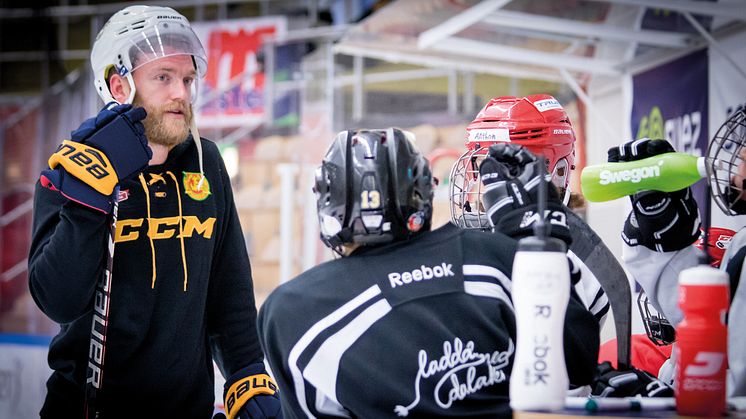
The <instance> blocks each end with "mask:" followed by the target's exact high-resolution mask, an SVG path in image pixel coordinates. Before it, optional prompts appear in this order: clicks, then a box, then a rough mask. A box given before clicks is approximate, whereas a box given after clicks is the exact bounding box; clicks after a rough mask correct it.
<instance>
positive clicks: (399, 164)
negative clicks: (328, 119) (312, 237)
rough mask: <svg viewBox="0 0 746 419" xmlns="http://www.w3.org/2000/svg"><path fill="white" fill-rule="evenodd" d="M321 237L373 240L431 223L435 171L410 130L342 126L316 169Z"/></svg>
mask: <svg viewBox="0 0 746 419" xmlns="http://www.w3.org/2000/svg"><path fill="white" fill-rule="evenodd" d="M314 191H315V192H316V196H317V209H318V216H319V225H320V227H321V229H320V235H321V240H322V241H323V242H324V244H326V245H327V246H328V247H330V248H331V249H332V250H334V251H336V252H337V253H340V254H342V248H341V246H342V245H345V244H361V245H375V244H381V243H388V242H392V241H398V240H402V239H406V238H408V237H411V236H412V235H414V234H417V233H418V232H420V231H426V230H429V229H430V221H431V218H432V197H433V177H432V173H431V171H430V166H429V164H428V162H427V159H425V157H424V156H423V155H422V154H421V153H420V152H419V151H418V150H417V148H416V147H415V146H414V144H413V143H412V141H411V140H410V138H408V134H407V133H405V132H403V131H401V130H399V129H396V128H388V129H385V130H358V131H342V132H340V133H339V134H337V137H336V138H335V139H334V141H333V142H332V144H331V146H330V147H329V150H328V151H327V153H326V155H325V156H324V159H323V161H322V164H321V166H320V167H319V168H318V169H317V171H316V183H315V186H314Z"/></svg>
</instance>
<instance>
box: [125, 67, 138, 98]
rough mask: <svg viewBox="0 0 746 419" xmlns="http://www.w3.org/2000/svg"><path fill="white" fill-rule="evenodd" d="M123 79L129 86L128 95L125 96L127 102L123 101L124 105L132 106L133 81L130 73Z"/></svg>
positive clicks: (133, 94) (133, 95)
mask: <svg viewBox="0 0 746 419" xmlns="http://www.w3.org/2000/svg"><path fill="white" fill-rule="evenodd" d="M124 78H125V79H126V80H127V83H129V85H130V94H129V96H127V100H125V101H124V104H132V101H133V100H135V79H133V78H132V73H127V75H126V76H124Z"/></svg>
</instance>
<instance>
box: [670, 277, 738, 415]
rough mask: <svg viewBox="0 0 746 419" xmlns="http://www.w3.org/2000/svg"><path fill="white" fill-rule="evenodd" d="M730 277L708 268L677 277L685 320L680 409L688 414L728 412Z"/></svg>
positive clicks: (680, 342) (679, 344)
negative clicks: (727, 373) (726, 392)
mask: <svg viewBox="0 0 746 419" xmlns="http://www.w3.org/2000/svg"><path fill="white" fill-rule="evenodd" d="M728 300H729V283H728V274H727V273H725V272H723V271H720V270H718V269H715V268H712V267H710V266H707V265H699V266H696V267H693V268H689V269H685V270H683V271H681V273H680V274H679V307H681V311H682V312H683V314H684V320H683V321H682V322H681V323H680V324H679V326H678V327H677V328H676V346H675V348H676V351H677V354H676V380H675V393H676V411H677V412H678V413H679V414H680V415H686V416H699V417H703V416H720V415H722V414H723V413H725V390H726V389H725V382H726V369H727V367H728V356H727V354H728V330H727V328H726V326H725V315H726V313H727V312H728V305H729V301H728Z"/></svg>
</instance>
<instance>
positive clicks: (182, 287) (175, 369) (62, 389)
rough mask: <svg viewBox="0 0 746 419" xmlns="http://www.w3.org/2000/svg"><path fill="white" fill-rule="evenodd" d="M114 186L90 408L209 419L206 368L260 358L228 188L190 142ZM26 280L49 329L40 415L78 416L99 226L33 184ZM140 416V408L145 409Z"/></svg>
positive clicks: (228, 367)
mask: <svg viewBox="0 0 746 419" xmlns="http://www.w3.org/2000/svg"><path fill="white" fill-rule="evenodd" d="M202 144H203V148H204V169H205V178H206V179H205V182H207V184H206V185H204V186H203V187H202V188H196V187H195V186H196V184H197V182H198V181H199V178H200V174H199V166H198V159H197V149H196V146H195V144H194V141H192V140H191V139H189V140H187V141H185V142H184V143H182V144H179V145H178V146H176V147H175V148H173V149H172V150H171V152H170V153H169V155H168V158H167V160H166V162H165V163H164V164H162V165H157V166H150V167H148V168H147V169H146V170H145V172H144V173H143V174H142V175H141V176H140V177H139V178H136V179H131V180H126V181H123V182H122V183H121V190H120V196H119V198H120V203H119V219H118V222H117V234H116V248H115V254H114V268H113V275H112V276H113V278H112V280H111V299H110V300H109V301H110V310H109V325H108V332H107V336H106V352H105V358H104V368H103V373H102V376H103V385H102V391H101V393H100V404H101V405H102V409H103V412H104V417H112V415H114V416H117V417H139V418H145V417H179V418H209V417H210V416H211V414H212V412H213V406H214V398H215V397H214V394H215V390H214V384H213V382H214V377H213V376H214V374H213V366H212V365H213V364H212V361H213V358H214V359H215V360H216V361H218V365H219V366H220V367H221V368H222V370H223V373H224V374H232V373H234V372H236V371H237V370H239V369H241V368H243V367H245V366H247V365H249V364H250V363H253V362H258V361H261V360H262V359H263V356H262V353H261V349H260V347H259V343H258V339H257V336H256V329H255V324H256V309H255V305H254V298H253V288H252V281H251V270H250V266H249V260H248V256H247V253H246V245H245V243H244V239H243V234H242V232H241V228H240V225H239V221H238V216H237V213H236V208H235V205H234V202H233V194H232V191H231V185H230V180H229V178H228V175H227V173H226V171H225V167H224V165H223V162H222V159H221V158H220V154H219V153H218V149H217V147H216V145H215V144H214V143H213V142H211V141H207V140H203V141H202ZM33 228H34V231H33V241H32V246H31V255H30V257H29V281H30V288H31V294H32V296H33V297H34V300H35V301H36V303H37V304H38V305H39V307H41V309H42V310H43V311H44V313H45V314H47V315H48V316H49V317H50V318H51V319H52V320H54V321H56V322H58V323H60V324H61V331H60V333H59V334H58V335H57V336H55V338H54V339H53V340H52V343H51V345H50V349H49V365H50V367H51V368H52V369H53V370H54V372H53V374H52V377H51V378H50V379H49V381H48V383H47V387H48V394H47V400H46V403H45V406H44V409H43V412H42V413H43V414H42V416H43V417H47V415H62V416H63V417H66V418H75V417H83V414H84V409H83V400H84V396H83V389H84V383H85V382H86V367H87V365H88V351H89V341H90V336H91V324H92V307H93V304H94V294H93V293H94V286H95V284H96V282H97V281H98V280H99V278H100V277H101V275H102V274H103V266H104V263H105V261H106V244H107V231H108V223H107V217H106V216H105V215H103V214H101V213H99V212H96V211H92V210H90V209H88V208H85V207H83V206H82V205H79V204H76V203H74V202H68V201H67V200H66V199H65V198H64V197H63V196H62V195H60V194H59V193H57V192H53V191H50V190H48V189H45V188H42V187H41V186H40V185H39V184H38V183H37V188H36V196H35V201H34V227H33ZM146 407H147V409H146Z"/></svg>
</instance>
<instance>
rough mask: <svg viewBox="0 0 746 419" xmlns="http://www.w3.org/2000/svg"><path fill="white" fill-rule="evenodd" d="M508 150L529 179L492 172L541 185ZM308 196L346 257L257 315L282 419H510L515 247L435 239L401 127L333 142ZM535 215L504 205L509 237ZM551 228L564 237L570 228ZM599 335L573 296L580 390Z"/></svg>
mask: <svg viewBox="0 0 746 419" xmlns="http://www.w3.org/2000/svg"><path fill="white" fill-rule="evenodd" d="M510 146H511V147H515V149H514V150H512V152H513V153H518V152H520V153H521V156H524V157H525V158H524V159H522V163H521V164H519V165H518V166H517V168H516V173H517V174H518V175H523V177H521V178H520V179H519V177H518V176H516V177H515V178H513V177H512V176H511V177H510V178H509V179H508V178H506V177H505V174H504V171H503V170H502V169H500V168H501V167H503V162H498V161H497V160H495V159H492V161H493V162H494V164H493V165H491V166H489V167H488V168H487V169H486V170H489V171H490V172H491V173H492V174H493V176H492V178H493V179H495V180H497V179H500V178H503V179H504V180H506V181H510V182H511V184H514V185H515V186H516V187H520V188H522V187H523V184H524V183H525V182H532V183H533V182H536V181H537V180H538V176H539V175H538V170H537V166H536V165H537V164H539V162H538V161H537V160H536V158H535V157H534V156H533V155H531V154H530V153H528V152H527V151H526V150H525V149H522V148H520V147H517V146H515V145H510ZM495 156H496V157H497V158H500V157H501V156H503V155H502V154H496V155H495ZM314 190H315V192H316V196H317V204H318V215H319V224H320V228H321V238H322V241H323V242H324V243H325V244H326V245H327V246H328V247H330V248H331V249H333V250H334V251H335V252H337V253H338V254H339V255H341V257H340V258H338V259H335V260H332V261H329V262H326V263H323V264H321V265H319V266H317V267H315V268H312V269H310V270H308V271H306V272H305V273H303V274H301V275H299V276H298V277H297V278H295V279H293V280H291V281H290V282H288V283H286V284H284V285H282V286H280V287H279V288H277V289H276V290H275V291H274V292H273V293H272V294H271V295H270V296H269V298H268V299H267V301H266V302H265V303H264V305H263V306H262V309H261V311H260V312H259V322H258V325H259V335H260V340H261V342H262V347H263V348H264V350H265V353H266V356H267V360H268V362H269V364H270V368H271V370H272V371H273V373H274V375H275V377H276V378H277V382H278V385H279V386H280V388H281V389H282V392H283V397H282V404H283V414H284V417H286V418H301V417H361V418H375V417H393V416H395V415H396V416H401V417H404V416H414V417H436V416H461V417H511V411H510V407H509V396H508V388H509V378H510V371H511V368H512V359H513V355H514V351H515V338H516V335H515V333H516V330H515V315H514V312H513V305H512V300H511V292H510V290H511V280H510V273H511V270H512V262H513V257H514V254H515V249H516V242H515V241H514V240H513V239H512V238H510V237H508V236H506V235H505V234H502V233H489V232H484V231H479V230H466V229H459V228H457V227H455V226H454V225H452V224H450V223H449V224H447V225H446V226H444V227H441V228H439V229H437V230H435V231H431V230H430V222H431V216H432V214H431V212H432V199H433V178H432V175H431V171H430V167H429V164H428V162H427V160H426V159H425V158H424V157H423V156H422V155H421V154H420V152H419V151H418V150H417V149H416V147H415V145H414V143H413V141H412V139H411V134H409V133H406V132H403V131H401V130H398V129H395V128H389V129H385V130H360V131H343V132H341V133H340V134H338V135H337V137H336V138H335V139H334V141H333V143H332V144H331V146H330V148H329V150H328V151H327V153H326V155H325V157H324V159H323V162H322V165H321V166H320V167H319V168H318V170H317V171H316V183H315V186H314ZM533 191H534V192H527V195H526V197H527V198H528V197H529V196H533V199H534V201H535V198H536V196H535V194H536V188H534V189H533ZM498 194H499V193H498ZM550 196H551V199H550V202H549V203H548V204H549V206H550V207H551V208H554V209H555V210H557V211H564V209H563V208H564V207H563V206H562V205H561V203H560V202H559V199H558V197H557V195H556V192H555V193H554V194H553V195H551V194H550ZM496 197H499V196H496ZM527 211H534V212H535V211H536V204H531V203H530V202H529V200H528V199H527V200H526V201H525V202H523V203H521V204H519V203H517V202H516V203H514V204H513V205H510V206H509V207H503V208H502V209H501V210H500V212H501V213H502V212H505V215H506V216H507V217H508V218H511V219H514V220H516V222H515V223H514V225H513V228H511V229H507V231H508V233H510V234H511V235H512V236H513V237H516V238H518V237H524V236H527V235H531V234H532V229H531V226H530V225H529V226H522V225H521V223H520V222H519V221H520V219H521V215H522V214H524V213H526V212H527ZM552 233H553V235H556V236H557V237H559V238H562V239H564V240H569V232H568V229H567V226H566V225H560V226H557V228H553V229H552ZM598 332H599V328H598V322H597V321H596V320H595V318H594V317H593V315H592V314H591V313H590V312H589V311H588V310H586V309H585V307H583V305H582V303H581V302H580V300H579V298H578V296H577V295H576V294H575V292H573V293H572V297H571V299H570V303H569V306H568V308H567V316H566V320H565V328H564V339H565V340H564V345H565V354H566V355H567V356H566V365H567V371H568V373H569V378H570V381H571V382H572V383H573V384H575V385H585V384H590V382H591V380H592V378H593V374H594V372H595V368H596V357H597V353H598V339H599V337H598Z"/></svg>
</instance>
